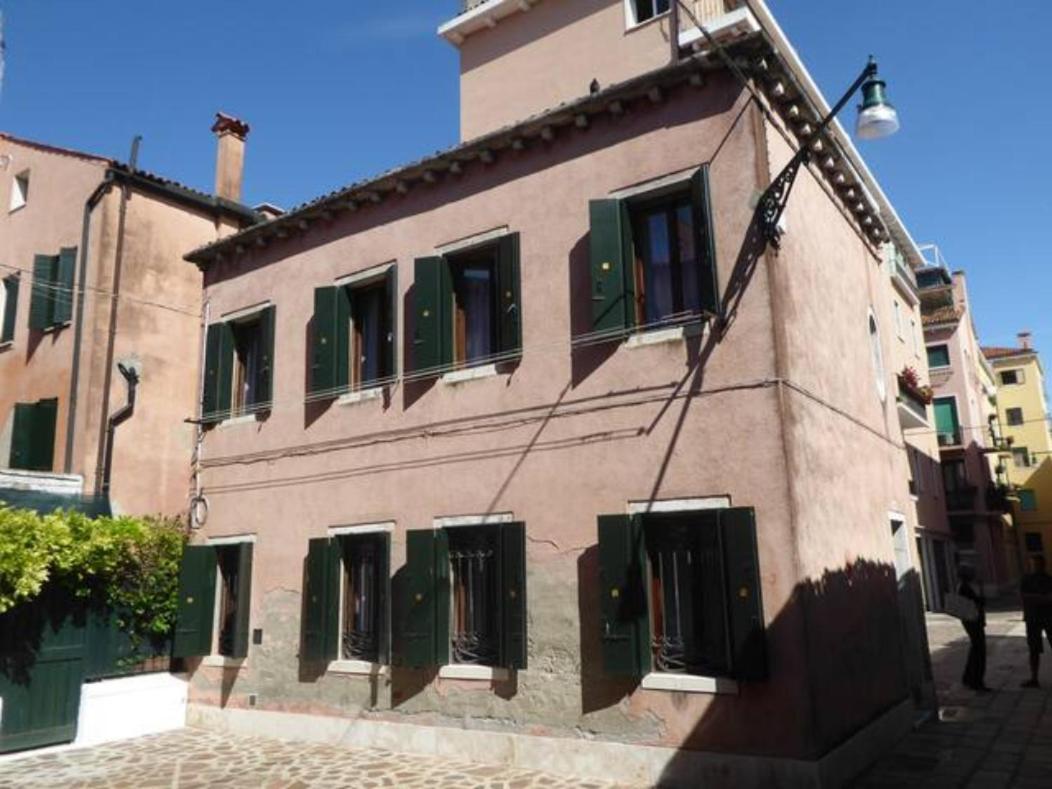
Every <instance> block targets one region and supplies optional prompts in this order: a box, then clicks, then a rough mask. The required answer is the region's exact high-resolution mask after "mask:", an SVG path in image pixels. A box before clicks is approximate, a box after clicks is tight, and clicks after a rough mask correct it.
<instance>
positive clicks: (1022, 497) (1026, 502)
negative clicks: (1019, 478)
mask: <svg viewBox="0 0 1052 789" xmlns="http://www.w3.org/2000/svg"><path fill="white" fill-rule="evenodd" d="M1019 509H1020V510H1021V511H1023V512H1037V493H1035V492H1034V491H1032V490H1020V491H1019Z"/></svg>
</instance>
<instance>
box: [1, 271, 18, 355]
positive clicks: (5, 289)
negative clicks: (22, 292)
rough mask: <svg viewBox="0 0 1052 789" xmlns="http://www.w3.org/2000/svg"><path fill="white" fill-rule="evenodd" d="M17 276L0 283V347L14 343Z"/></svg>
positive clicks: (16, 311)
mask: <svg viewBox="0 0 1052 789" xmlns="http://www.w3.org/2000/svg"><path fill="white" fill-rule="evenodd" d="M18 283H19V277H18V275H17V274H16V275H12V276H10V277H5V278H4V280H3V281H2V282H0V345H2V344H4V343H8V342H14V339H15V325H16V324H15V318H16V315H17V313H18Z"/></svg>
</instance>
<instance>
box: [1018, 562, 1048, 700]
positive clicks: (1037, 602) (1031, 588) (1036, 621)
mask: <svg viewBox="0 0 1052 789" xmlns="http://www.w3.org/2000/svg"><path fill="white" fill-rule="evenodd" d="M1030 567H1031V570H1032V572H1031V573H1030V574H1029V575H1025V576H1023V580H1022V581H1021V582H1020V583H1019V593H1020V595H1021V596H1022V598H1023V621H1024V622H1026V646H1027V649H1028V650H1029V651H1030V679H1028V680H1027V681H1026V682H1024V683H1023V687H1024V688H1039V687H1041V685H1040V684H1038V681H1037V671H1038V669H1039V668H1040V667H1041V653H1042V652H1043V651H1044V647H1043V645H1042V643H1041V636H1042V634H1043V635H1044V636H1045V637H1046V638H1047V639H1048V643H1049V645H1052V575H1049V574H1048V571H1047V570H1046V568H1045V557H1044V556H1042V555H1040V554H1038V555H1036V556H1031V557H1030Z"/></svg>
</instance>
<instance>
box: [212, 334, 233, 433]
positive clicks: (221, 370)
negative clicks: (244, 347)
mask: <svg viewBox="0 0 1052 789" xmlns="http://www.w3.org/2000/svg"><path fill="white" fill-rule="evenodd" d="M217 370H218V374H217V377H216V408H217V410H218V412H219V419H221V420H222V419H226V418H227V417H229V416H230V413H231V408H232V407H233V399H234V327H233V326H231V325H230V324H229V323H221V324H219V359H218V365H217Z"/></svg>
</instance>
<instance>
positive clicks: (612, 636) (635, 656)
mask: <svg viewBox="0 0 1052 789" xmlns="http://www.w3.org/2000/svg"><path fill="white" fill-rule="evenodd" d="M645 558H646V554H645V550H644V547H643V529H642V525H641V523H640V520H639V518H637V517H633V516H630V515H600V516H599V592H600V601H599V626H600V638H601V641H602V650H603V669H604V670H605V671H606V672H607V673H609V674H626V675H629V676H634V677H638V676H642V675H643V674H645V673H647V671H649V670H650V612H649V609H648V606H647V597H646V584H645V578H646V572H645V564H644V562H645Z"/></svg>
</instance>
